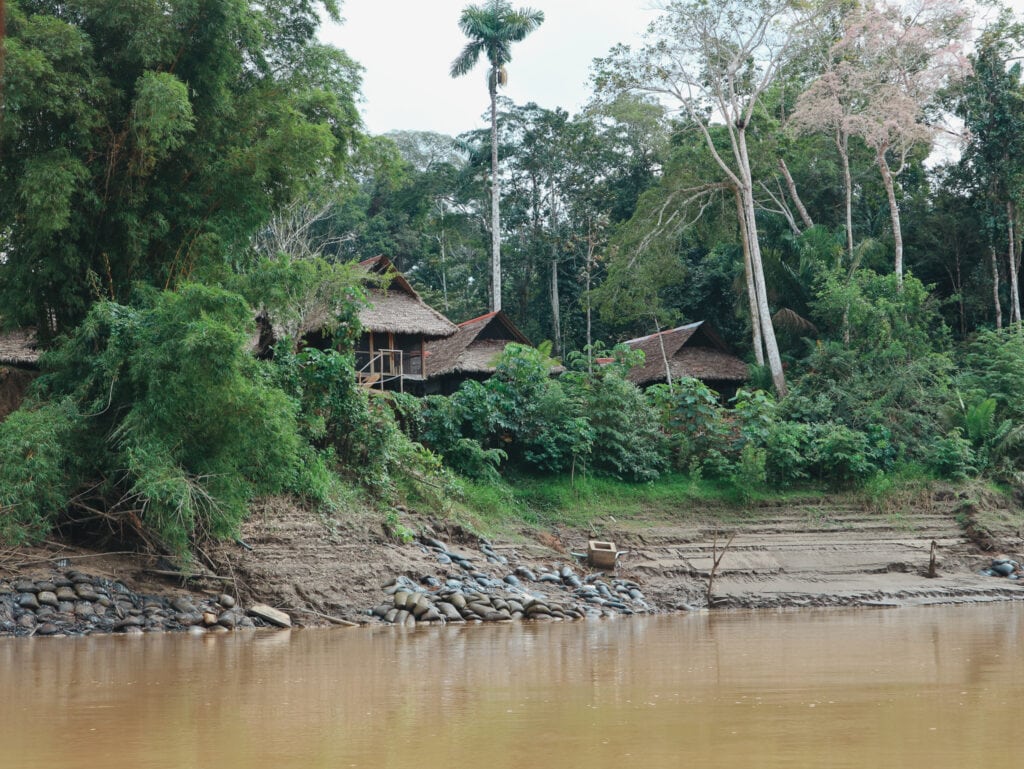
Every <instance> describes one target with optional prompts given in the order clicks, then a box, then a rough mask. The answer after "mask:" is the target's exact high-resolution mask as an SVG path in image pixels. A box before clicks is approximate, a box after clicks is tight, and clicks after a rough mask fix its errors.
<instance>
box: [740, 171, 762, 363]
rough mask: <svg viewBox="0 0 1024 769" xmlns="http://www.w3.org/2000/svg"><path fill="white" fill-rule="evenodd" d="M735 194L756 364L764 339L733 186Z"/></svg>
mask: <svg viewBox="0 0 1024 769" xmlns="http://www.w3.org/2000/svg"><path fill="white" fill-rule="evenodd" d="M733 192H734V193H735V195H736V218H737V220H738V221H739V224H740V243H742V244H743V275H744V277H745V278H746V281H747V302H748V304H749V306H750V335H751V340H750V341H751V343H752V344H753V346H754V360H756V361H757V365H758V366H763V365H764V340H763V339H762V337H761V317H760V314H759V311H758V309H757V287H756V286H755V285H754V271H753V270H752V269H751V268H750V242H749V240H748V235H747V225H746V222H745V219H746V217H745V216H744V214H743V198H742V197H740V191H739V190H738V189H736V188H733Z"/></svg>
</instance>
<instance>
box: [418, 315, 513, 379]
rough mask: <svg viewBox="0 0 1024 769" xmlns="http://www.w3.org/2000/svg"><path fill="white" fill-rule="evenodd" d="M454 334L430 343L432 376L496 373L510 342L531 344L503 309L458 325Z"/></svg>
mask: <svg viewBox="0 0 1024 769" xmlns="http://www.w3.org/2000/svg"><path fill="white" fill-rule="evenodd" d="M458 329H459V330H458V331H457V332H456V333H455V335H454V336H450V337H448V338H447V339H437V340H435V341H432V342H428V343H427V371H428V372H429V374H428V375H429V376H430V377H435V376H441V375H443V374H451V373H456V374H493V373H494V368H495V366H494V364H495V361H496V360H497V358H498V356H500V355H501V353H502V352H504V350H505V345H507V344H509V343H511V342H517V343H519V344H527V345H528V344H530V340H529V339H527V338H526V336H525V335H524V334H523V333H522V332H521V331H520V330H519V329H518V328H516V325H515V324H514V323H513V322H512V320H511V319H510V318H509V317H508V316H507V315H506V314H505V313H504V312H502V311H501V310H498V311H497V312H489V313H487V314H486V315H481V316H480V317H479V318H473V319H472V320H467V321H464V322H462V323H460V324H459V327H458Z"/></svg>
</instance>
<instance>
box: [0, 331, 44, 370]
mask: <svg viewBox="0 0 1024 769" xmlns="http://www.w3.org/2000/svg"><path fill="white" fill-rule="evenodd" d="M0 366H17V367H18V368H31V369H35V368H39V349H38V348H37V346H36V333H35V330H34V329H29V328H23V329H18V330H17V331H8V332H0Z"/></svg>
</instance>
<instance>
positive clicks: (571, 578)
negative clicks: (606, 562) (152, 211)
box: [0, 494, 1024, 635]
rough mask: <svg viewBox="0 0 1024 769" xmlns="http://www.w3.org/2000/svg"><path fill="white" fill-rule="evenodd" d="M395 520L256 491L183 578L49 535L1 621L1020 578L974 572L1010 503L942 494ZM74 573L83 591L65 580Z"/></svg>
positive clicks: (331, 610)
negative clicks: (572, 517) (633, 513)
mask: <svg viewBox="0 0 1024 769" xmlns="http://www.w3.org/2000/svg"><path fill="white" fill-rule="evenodd" d="M1000 504H1003V505H1004V507H1002V508H1001V507H1000ZM402 523H403V525H404V526H405V527H407V528H408V529H409V530H411V531H414V532H416V534H417V536H416V538H415V540H414V541H410V542H405V543H400V542H396V541H395V540H394V539H392V538H390V537H389V536H387V534H385V532H384V531H383V529H382V527H381V525H380V522H379V520H377V519H375V518H374V517H372V516H370V515H367V516H366V517H364V518H351V519H349V520H346V521H343V522H339V521H334V520H326V519H324V518H322V517H321V516H318V515H316V514H314V513H311V512H309V511H308V510H304V509H302V508H300V507H297V506H295V505H293V504H291V503H290V502H288V501H286V500H268V501H266V502H264V503H263V504H262V505H261V506H260V507H258V508H257V509H256V510H255V511H254V515H253V516H252V518H251V520H250V521H249V522H248V523H247V524H246V526H245V529H244V531H243V535H242V538H241V539H240V540H239V541H236V542H231V543H223V544H220V545H218V546H216V547H214V548H212V549H210V550H208V551H207V552H204V553H203V558H202V562H201V563H198V564H197V565H196V566H195V567H193V573H191V574H189V575H184V574H179V573H177V572H175V571H174V570H173V566H174V565H173V564H171V565H169V564H168V563H167V562H166V561H163V562H161V561H158V560H155V559H153V558H150V557H146V556H141V555H133V554H102V553H94V552H90V551H88V550H84V549H81V548H76V547H71V546H69V545H68V544H66V543H60V542H51V543H49V544H48V545H46V546H45V547H43V548H36V549H33V550H17V551H9V552H7V553H5V554H3V555H2V557H0V633H5V634H12V633H13V634H18V633H21V634H29V633H33V634H36V635H38V634H42V632H44V631H45V632H46V633H49V634H86V633H94V632H143V631H146V630H172V631H173V630H181V631H188V632H194V633H199V632H226V631H229V630H231V629H234V628H240V627H247V626H250V625H267V624H272V623H271V621H270V620H268V619H266V618H265V617H264V618H261V617H259V616H253V614H252V613H251V612H250V611H249V609H251V608H252V607H254V606H256V607H259V606H262V607H265V608H267V609H276V610H277V611H280V612H283V613H284V615H287V616H286V619H287V620H288V621H291V622H293V623H294V624H296V625H300V626H302V625H306V626H310V625H325V624H336V625H349V624H353V623H354V624H360V625H362V624H381V623H390V624H400V625H403V626H410V625H413V624H419V623H424V622H426V623H434V622H436V623H441V622H464V621H469V622H496V621H515V620H532V621H554V620H573V619H582V618H598V617H607V616H612V615H630V614H635V613H658V612H669V611H679V610H692V609H701V608H706V607H707V606H708V604H709V599H710V604H711V605H712V606H714V607H715V608H789V607H824V606H901V605H921V604H932V603H944V604H949V603H964V602H979V601H1004V600H1024V580H1012V579H1007V578H1005V577H1002V576H988V575H987V574H985V573H983V571H984V570H985V569H987V568H989V567H990V566H991V565H992V563H993V558H994V557H996V556H999V555H1004V554H1005V555H1006V557H1008V558H1013V559H1015V560H1017V561H1020V562H1024V559H1022V558H1021V555H1022V551H1024V538H1022V533H1021V530H1022V528H1024V516H1022V513H1021V511H1020V510H1019V509H1016V508H1013V509H1011V508H1010V507H1008V506H1005V503H1003V502H999V501H995V502H993V501H992V500H989V501H988V502H986V503H982V504H980V505H979V503H978V502H977V500H973V501H970V502H968V501H966V500H965V499H963V498H961V497H960V496H958V495H956V494H945V495H943V494H937V495H930V496H928V497H925V498H918V499H914V500H908V501H907V502H906V503H905V504H895V505H893V506H891V507H890V508H888V509H882V510H879V509H877V507H868V506H864V505H862V504H861V503H859V502H856V501H851V500H849V499H843V498H835V499H818V500H813V501H808V502H804V503H790V504H787V505H771V506H761V507H756V508H753V509H750V510H748V511H745V512H742V513H740V512H736V511H731V512H729V511H722V510H709V511H704V512H702V511H694V510H684V511H680V512H679V514H678V516H664V515H662V516H660V517H658V518H645V517H643V516H639V517H634V518H631V519H628V520H616V519H615V518H612V517H609V518H607V519H600V520H596V521H593V522H592V523H591V526H590V528H589V529H588V530H576V529H561V528H559V529H555V530H553V531H544V532H537V531H534V530H521V531H508V532H506V533H505V534H504V535H503V536H502V537H500V538H499V537H494V538H493V540H492V541H488V540H484V539H481V538H480V537H479V536H477V535H475V534H473V533H472V532H470V531H468V530H467V529H465V528H463V527H460V526H457V525H454V524H452V523H451V522H449V521H444V520H435V519H431V518H430V517H428V516H416V515H412V514H409V513H403V520H402ZM592 538H598V539H602V540H606V541H612V542H615V544H616V547H617V549H618V550H619V552H620V554H619V558H618V562H617V568H616V569H615V570H614V571H611V572H599V571H595V570H593V569H590V568H588V566H587V564H586V563H585V562H584V561H581V560H580V559H578V558H577V557H576V556H575V555H574V554H579V553H584V552H585V551H586V546H587V541H588V539H592ZM726 545H728V546H727V547H726ZM719 556H720V558H719ZM716 558H719V563H718V566H717V568H715V567H714V562H715V559H716ZM713 569H714V580H713V585H712V591H711V594H710V596H709V595H708V582H709V578H710V575H711V572H712V570H713ZM932 570H934V576H929V573H930V572H931V571H932ZM70 572H74V574H70ZM76 580H77V581H76ZM19 582H20V583H21V584H19ZM64 582H70V584H62V583H64ZM30 584H31V587H32V589H29V588H30ZM86 584H87V585H88V587H87V588H86V590H87V592H90V593H91V594H95V596H96V598H95V599H93V600H84V599H82V596H80V595H78V593H77V592H76V586H77V585H86ZM51 587H52V588H54V589H53V590H49V589H48V588H51ZM61 587H63V588H65V593H64V595H63V599H64V600H61V596H59V595H57V588H61ZM20 588H24V589H23V590H22V589H20ZM44 588H47V589H44ZM68 590H70V591H73V592H75V599H77V600H72V596H71V593H70V592H67V591H68ZM41 594H46V595H43V598H44V599H45V600H40V595H41ZM51 594H52V597H51ZM100 598H103V599H105V600H99V599H100ZM34 604H38V608H33V607H34ZM79 604H89V605H88V606H86V605H79ZM104 604H107V605H104ZM228 604H230V605H228ZM188 607H191V609H189V610H187V611H186V610H184V609H188ZM99 609H103V611H102V612H100V611H99ZM39 612H41V615H40V613H39ZM29 614H31V616H28V615H29Z"/></svg>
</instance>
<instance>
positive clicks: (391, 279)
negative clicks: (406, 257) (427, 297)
mask: <svg viewBox="0 0 1024 769" xmlns="http://www.w3.org/2000/svg"><path fill="white" fill-rule="evenodd" d="M359 267H360V269H363V270H365V271H366V272H367V273H369V274H371V275H373V276H379V277H381V278H383V279H384V281H385V282H386V283H387V288H382V287H380V286H371V287H370V288H369V290H368V291H367V298H368V300H369V302H370V306H369V307H366V308H364V309H362V310H360V312H359V320H360V322H361V323H362V324H363V329H364V330H366V331H372V332H373V333H377V334H382V333H392V334H421V335H423V336H424V337H428V338H443V337H450V336H452V335H453V334H455V332H456V331H457V329H456V327H455V324H454V323H452V322H451V321H450V320H448V318H446V317H445V316H444V315H442V314H441V313H439V312H438V311H437V310H435V309H434V308H433V307H431V306H430V305H428V304H427V303H426V302H424V301H423V300H422V299H421V298H420V295H419V294H418V293H416V290H415V289H414V288H413V287H412V286H411V285H409V281H407V280H406V279H405V277H404V276H403V275H402V274H401V273H399V272H397V271H396V270H395V268H394V265H392V264H391V260H390V259H388V258H387V257H386V256H375V257H373V258H372V259H366V260H364V261H362V262H360V263H359Z"/></svg>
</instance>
